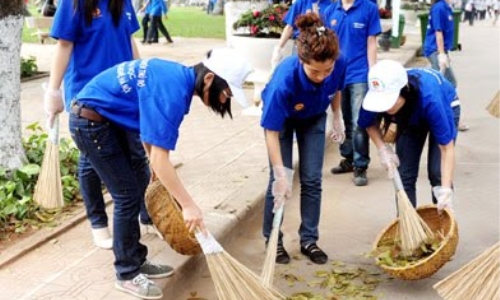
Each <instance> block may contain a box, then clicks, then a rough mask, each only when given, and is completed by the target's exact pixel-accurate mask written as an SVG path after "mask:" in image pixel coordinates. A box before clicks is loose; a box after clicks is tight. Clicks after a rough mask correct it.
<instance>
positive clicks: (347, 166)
mask: <svg viewBox="0 0 500 300" xmlns="http://www.w3.org/2000/svg"><path fill="white" fill-rule="evenodd" d="M353 170H354V167H353V166H352V161H350V160H347V159H345V158H344V159H343V160H341V161H340V163H339V165H338V166H336V167H333V168H332V169H331V170H330V172H332V173H333V174H343V173H349V172H352V171H353Z"/></svg>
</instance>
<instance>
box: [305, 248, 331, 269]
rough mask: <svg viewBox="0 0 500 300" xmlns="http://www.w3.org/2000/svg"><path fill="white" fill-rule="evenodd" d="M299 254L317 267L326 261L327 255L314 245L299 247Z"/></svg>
mask: <svg viewBox="0 0 500 300" xmlns="http://www.w3.org/2000/svg"><path fill="white" fill-rule="evenodd" d="M300 252H302V254H304V255H305V256H307V257H309V259H310V260H311V261H312V262H313V263H315V264H318V265H323V264H325V263H326V262H327V261H328V255H326V253H325V252H323V250H321V249H320V248H319V247H318V245H316V243H312V244H309V245H307V246H305V247H302V246H301V247H300Z"/></svg>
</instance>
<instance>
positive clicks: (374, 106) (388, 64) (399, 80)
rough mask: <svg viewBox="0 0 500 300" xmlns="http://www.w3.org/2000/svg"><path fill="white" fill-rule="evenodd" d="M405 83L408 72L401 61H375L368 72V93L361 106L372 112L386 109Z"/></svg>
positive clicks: (394, 101)
mask: <svg viewBox="0 0 500 300" xmlns="http://www.w3.org/2000/svg"><path fill="white" fill-rule="evenodd" d="M407 83H408V74H407V73H406V70H405V68H404V67H403V65H402V64H401V63H399V62H397V61H394V60H381V61H379V62H377V63H376V64H375V65H373V66H372V67H371V68H370V72H369V73H368V93H367V94H366V96H365V99H364V100H363V108H364V109H365V110H367V111H373V112H385V111H388V110H389V109H391V108H392V107H393V106H394V104H395V103H396V101H397V100H398V98H399V94H400V92H401V89H402V88H403V87H404V86H405V85H406V84H407Z"/></svg>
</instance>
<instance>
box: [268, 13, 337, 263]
mask: <svg viewBox="0 0 500 300" xmlns="http://www.w3.org/2000/svg"><path fill="white" fill-rule="evenodd" d="M295 25H296V26H297V27H298V28H299V30H300V34H299V36H298V37H297V50H298V54H297V55H292V56H290V57H287V58H285V59H284V60H283V61H282V62H281V63H280V64H279V65H278V66H277V68H276V70H275V71H274V73H273V75H272V78H271V79H270V81H269V83H268V84H267V85H266V87H265V88H264V90H263V92H262V102H263V112H262V118H261V122H260V124H261V126H262V127H263V128H264V132H265V138H266V144H267V150H268V154H269V161H270V164H271V165H270V178H269V184H268V187H267V193H266V199H265V211H264V225H263V234H264V237H265V238H266V244H267V242H268V240H269V236H270V233H271V230H272V224H273V218H274V213H281V212H282V209H283V205H284V200H285V199H289V198H290V197H291V191H292V173H293V171H292V170H291V168H292V149H293V140H294V135H295V136H296V139H297V144H298V149H299V178H300V185H301V195H300V203H301V205H300V215H301V219H302V224H301V225H300V229H299V235H300V246H301V247H300V248H301V252H302V253H303V254H304V255H306V256H307V257H309V259H310V260H311V261H312V262H314V263H317V264H324V263H326V262H327V260H328V256H327V255H326V253H325V252H323V250H321V249H320V248H319V247H318V246H317V245H316V242H317V241H318V239H319V232H318V224H319V217H320V211H321V185H322V176H321V173H322V171H321V170H322V167H323V158H324V151H325V126H326V125H325V124H326V118H327V114H326V110H327V108H328V107H331V109H332V111H333V124H334V131H335V132H334V134H333V135H332V138H333V139H334V141H336V142H339V143H340V142H342V141H343V139H344V128H343V124H342V112H341V109H340V91H341V90H342V88H343V79H344V71H345V68H346V60H345V58H344V57H343V56H342V55H340V49H339V44H338V40H337V37H336V35H335V33H334V32H333V31H332V30H330V29H328V28H325V27H324V26H323V22H321V20H320V17H319V16H318V15H317V14H315V13H307V14H304V15H302V16H299V17H298V18H297V20H296V22H295ZM276 262H277V263H280V264H287V263H289V262H290V256H289V255H288V252H287V251H286V250H285V248H284V246H283V234H282V233H281V232H280V235H279V240H278V249H277V256H276Z"/></svg>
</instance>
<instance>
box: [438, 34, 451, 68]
mask: <svg viewBox="0 0 500 300" xmlns="http://www.w3.org/2000/svg"><path fill="white" fill-rule="evenodd" d="M436 45H437V51H438V63H439V70H440V71H441V73H442V72H444V71H445V70H446V68H448V67H449V66H450V65H449V62H448V55H447V54H446V51H445V49H444V37H443V32H442V31H436Z"/></svg>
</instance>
